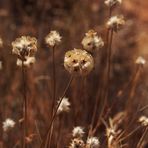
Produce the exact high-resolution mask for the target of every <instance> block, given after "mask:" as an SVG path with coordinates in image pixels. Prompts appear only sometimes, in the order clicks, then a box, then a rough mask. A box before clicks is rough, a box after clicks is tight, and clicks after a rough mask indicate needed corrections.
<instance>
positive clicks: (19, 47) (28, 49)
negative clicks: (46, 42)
mask: <svg viewBox="0 0 148 148" xmlns="http://www.w3.org/2000/svg"><path fill="white" fill-rule="evenodd" d="M12 47H13V49H12V53H14V54H16V55H17V56H18V58H19V59H21V60H23V61H25V60H26V57H30V56H34V54H35V53H36V51H37V40H36V38H34V37H30V36H22V37H20V38H17V39H16V40H15V41H13V42H12Z"/></svg>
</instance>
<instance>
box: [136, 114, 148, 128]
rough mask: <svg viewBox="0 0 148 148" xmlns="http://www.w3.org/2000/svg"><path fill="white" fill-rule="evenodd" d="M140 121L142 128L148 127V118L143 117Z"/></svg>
mask: <svg viewBox="0 0 148 148" xmlns="http://www.w3.org/2000/svg"><path fill="white" fill-rule="evenodd" d="M138 121H139V122H140V123H141V124H142V126H148V117H146V116H141V117H140V118H139V120H138Z"/></svg>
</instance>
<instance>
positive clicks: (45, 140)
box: [40, 76, 73, 148]
mask: <svg viewBox="0 0 148 148" xmlns="http://www.w3.org/2000/svg"><path fill="white" fill-rule="evenodd" d="M72 80H73V76H71V77H70V80H69V82H68V84H67V86H66V88H65V90H64V92H63V95H62V97H61V98H60V100H59V102H58V105H57V107H56V109H55V111H54V113H53V115H52V118H51V122H50V124H49V127H48V130H47V134H46V136H45V137H46V138H45V139H44V141H43V142H42V143H41V146H40V148H43V144H44V143H45V148H48V147H47V146H48V145H47V142H48V139H49V136H50V132H51V127H52V124H53V122H54V120H55V117H56V115H57V111H58V108H59V106H60V104H61V102H62V100H63V98H64V97H65V94H66V92H67V90H68V88H69V87H70V84H71V82H72Z"/></svg>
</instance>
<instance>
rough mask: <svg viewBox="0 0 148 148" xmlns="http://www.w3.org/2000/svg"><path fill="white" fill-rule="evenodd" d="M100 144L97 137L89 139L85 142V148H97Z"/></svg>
mask: <svg viewBox="0 0 148 148" xmlns="http://www.w3.org/2000/svg"><path fill="white" fill-rule="evenodd" d="M99 146H100V142H99V139H98V138H97V137H89V138H88V139H87V141H86V148H99Z"/></svg>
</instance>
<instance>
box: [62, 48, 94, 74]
mask: <svg viewBox="0 0 148 148" xmlns="http://www.w3.org/2000/svg"><path fill="white" fill-rule="evenodd" d="M64 67H65V69H66V70H67V71H69V72H70V73H71V74H74V75H81V76H85V75H88V74H89V73H90V72H91V71H92V69H93V68H94V59H93V57H92V56H91V54H89V53H88V52H87V51H85V50H81V49H74V50H70V51H67V52H66V54H65V58H64Z"/></svg>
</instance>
